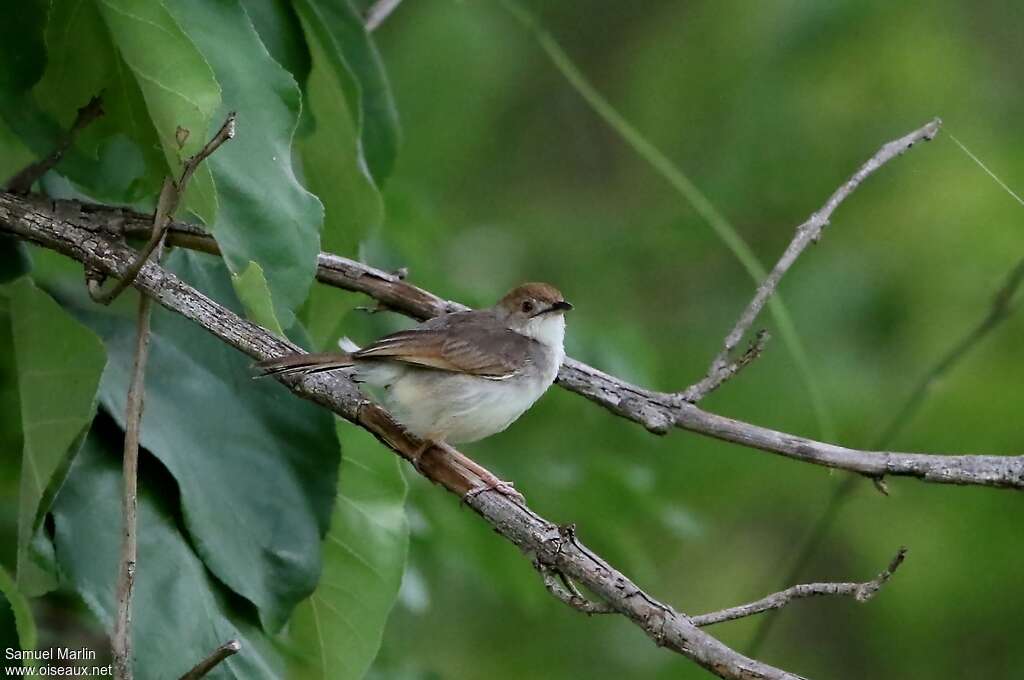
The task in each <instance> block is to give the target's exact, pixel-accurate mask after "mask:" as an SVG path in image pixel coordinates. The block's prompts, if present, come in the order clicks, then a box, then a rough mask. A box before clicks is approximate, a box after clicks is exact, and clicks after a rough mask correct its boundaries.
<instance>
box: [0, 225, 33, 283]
mask: <svg viewBox="0 0 1024 680" xmlns="http://www.w3.org/2000/svg"><path fill="white" fill-rule="evenodd" d="M31 269H32V260H31V259H29V256H28V251H27V250H25V246H24V244H23V243H22V242H21V240H20V239H17V238H15V237H14V236H11V235H9V234H0V283H7V282H8V281H13V280H14V279H16V278H18V277H19V276H22V275H24V274H27V273H28V272H29V271H30V270H31Z"/></svg>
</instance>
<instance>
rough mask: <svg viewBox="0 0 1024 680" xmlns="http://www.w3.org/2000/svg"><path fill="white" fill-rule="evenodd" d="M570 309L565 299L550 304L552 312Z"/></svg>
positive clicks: (570, 306)
mask: <svg viewBox="0 0 1024 680" xmlns="http://www.w3.org/2000/svg"><path fill="white" fill-rule="evenodd" d="M570 309H572V305H571V304H569V303H568V302H566V301H565V300H559V301H558V302H556V303H555V304H553V305H551V311H552V312H568V311H569V310H570Z"/></svg>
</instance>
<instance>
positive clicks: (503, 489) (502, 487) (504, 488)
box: [462, 479, 526, 504]
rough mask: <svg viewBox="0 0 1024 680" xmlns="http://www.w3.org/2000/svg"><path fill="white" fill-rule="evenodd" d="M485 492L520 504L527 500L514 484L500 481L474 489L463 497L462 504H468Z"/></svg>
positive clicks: (487, 483)
mask: <svg viewBox="0 0 1024 680" xmlns="http://www.w3.org/2000/svg"><path fill="white" fill-rule="evenodd" d="M485 491H496V492H498V493H500V494H501V495H502V496H507V497H508V498H511V499H512V500H514V501H517V502H518V503H520V504H525V503H526V498H525V497H524V496H523V494H521V493H519V492H518V491H517V490H516V488H515V485H513V484H512V482H505V481H502V480H500V479H497V480H495V481H493V482H486V483H484V484H480V485H477V486H475V487H473V488H472V489H470V490H469V491H467V492H466V494H465V495H464V496H463V497H462V502H463V503H468V502H469V501H470V499H472V498H476V497H477V496H479V495H480V494H482V493H484V492H485Z"/></svg>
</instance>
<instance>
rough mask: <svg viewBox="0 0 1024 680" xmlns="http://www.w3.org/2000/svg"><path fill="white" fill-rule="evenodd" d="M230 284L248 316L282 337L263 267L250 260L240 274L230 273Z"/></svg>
mask: <svg viewBox="0 0 1024 680" xmlns="http://www.w3.org/2000/svg"><path fill="white" fill-rule="evenodd" d="M231 285H232V286H234V288H235V294H236V295H237V296H238V300H239V302H241V303H242V306H243V307H245V311H246V314H247V315H248V316H249V318H250V319H252V320H253V321H255V322H256V323H258V324H259V325H261V326H263V327H264V328H268V329H270V330H271V331H273V332H274V333H276V334H277V335H278V336H280V337H282V338H283V337H284V331H283V330H282V329H281V323H280V322H279V321H278V320H277V317H276V316H275V315H274V307H273V305H272V304H271V302H270V287H269V286H268V285H267V279H266V277H265V276H263V268H262V267H260V266H259V265H258V264H256V263H255V262H250V263H249V266H248V267H246V268H245V270H244V271H243V272H242V273H241V274H232V275H231Z"/></svg>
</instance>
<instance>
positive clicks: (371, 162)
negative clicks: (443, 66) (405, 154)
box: [296, 0, 400, 186]
mask: <svg viewBox="0 0 1024 680" xmlns="http://www.w3.org/2000/svg"><path fill="white" fill-rule="evenodd" d="M296 8H297V9H298V12H299V16H300V17H301V18H302V23H303V27H304V28H305V29H306V39H307V42H309V43H310V44H311V45H312V44H313V43H314V42H315V43H317V44H318V45H319V49H320V50H321V51H322V54H323V56H324V57H325V59H326V62H325V63H326V65H327V66H328V68H329V69H330V72H331V74H332V76H333V78H334V79H335V80H336V81H337V83H338V85H339V86H340V87H341V89H342V91H343V92H344V94H345V98H346V100H347V101H348V109H349V111H351V112H352V118H353V119H354V120H355V126H356V130H357V131H358V132H359V148H360V153H361V156H362V158H363V160H364V161H365V164H366V168H367V170H368V172H369V174H370V176H371V177H372V178H373V181H374V182H375V183H376V184H377V186H383V184H384V182H385V181H386V180H387V178H388V177H389V176H390V175H391V170H392V169H393V168H394V165H395V155H396V153H397V152H398V143H399V135H400V133H399V128H398V112H397V111H396V109H395V102H394V99H393V98H392V96H391V87H390V85H389V84H388V78H387V74H386V73H385V72H384V66H383V63H382V62H381V58H380V54H378V52H377V47H376V45H375V44H374V42H373V40H372V39H371V38H370V36H369V34H368V33H367V32H366V29H365V28H364V26H363V18H362V17H361V16H360V15H359V13H358V12H357V11H356V10H355V9H354V8H353V7H352V5H351V4H350V3H349V1H348V0H299V1H298V2H297V3H296ZM314 59H316V57H314Z"/></svg>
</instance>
